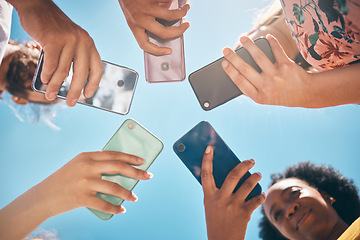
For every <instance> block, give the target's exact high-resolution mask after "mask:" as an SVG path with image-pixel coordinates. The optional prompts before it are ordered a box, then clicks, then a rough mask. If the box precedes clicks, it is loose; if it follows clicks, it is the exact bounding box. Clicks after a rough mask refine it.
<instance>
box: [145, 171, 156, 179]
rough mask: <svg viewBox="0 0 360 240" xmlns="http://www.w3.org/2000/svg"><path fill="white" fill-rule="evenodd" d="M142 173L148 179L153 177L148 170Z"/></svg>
mask: <svg viewBox="0 0 360 240" xmlns="http://www.w3.org/2000/svg"><path fill="white" fill-rule="evenodd" d="M144 175H145V177H146V178H149V179H151V178H153V176H154V174H152V173H150V172H145V173H144Z"/></svg>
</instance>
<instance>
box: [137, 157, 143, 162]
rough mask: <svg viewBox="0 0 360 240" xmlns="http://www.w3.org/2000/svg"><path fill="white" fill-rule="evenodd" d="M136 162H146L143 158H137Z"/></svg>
mask: <svg viewBox="0 0 360 240" xmlns="http://www.w3.org/2000/svg"><path fill="white" fill-rule="evenodd" d="M136 161H137V162H138V163H143V162H144V160H143V159H142V158H139V157H138V158H136Z"/></svg>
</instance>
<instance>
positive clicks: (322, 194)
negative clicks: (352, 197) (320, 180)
mask: <svg viewBox="0 0 360 240" xmlns="http://www.w3.org/2000/svg"><path fill="white" fill-rule="evenodd" d="M320 194H321V196H322V197H323V198H324V200H325V201H326V202H328V203H330V205H333V204H334V202H336V199H335V198H333V197H332V196H330V194H328V193H327V192H324V191H320Z"/></svg>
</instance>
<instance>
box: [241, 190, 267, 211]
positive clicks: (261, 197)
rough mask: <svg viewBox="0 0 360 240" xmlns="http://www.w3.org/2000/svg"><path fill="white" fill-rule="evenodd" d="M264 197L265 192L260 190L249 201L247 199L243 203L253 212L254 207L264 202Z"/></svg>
mask: <svg viewBox="0 0 360 240" xmlns="http://www.w3.org/2000/svg"><path fill="white" fill-rule="evenodd" d="M265 199H266V196H265V193H264V192H262V193H261V194H260V195H258V196H255V197H253V198H252V199H250V200H249V201H247V202H246V203H245V204H246V207H247V209H249V210H251V212H253V211H254V210H255V209H256V208H258V207H259V206H260V205H261V204H263V203H264V202H265Z"/></svg>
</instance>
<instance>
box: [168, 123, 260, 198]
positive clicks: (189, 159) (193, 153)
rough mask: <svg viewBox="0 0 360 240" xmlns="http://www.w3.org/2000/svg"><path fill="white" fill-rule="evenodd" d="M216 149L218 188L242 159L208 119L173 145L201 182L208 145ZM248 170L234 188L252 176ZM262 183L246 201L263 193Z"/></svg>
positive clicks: (214, 161) (214, 164)
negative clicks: (203, 161) (203, 160)
mask: <svg viewBox="0 0 360 240" xmlns="http://www.w3.org/2000/svg"><path fill="white" fill-rule="evenodd" d="M209 145H210V146H212V147H213V149H214V157H213V175H214V180H215V184H216V187H217V188H219V189H220V188H221V186H222V184H223V183H224V181H225V179H226V177H227V175H228V174H229V172H230V171H231V170H232V169H233V168H234V167H235V166H236V165H238V164H239V163H240V160H239V159H238V158H237V157H236V155H235V154H234V153H233V152H232V151H231V149H230V148H229V147H228V146H227V145H226V143H225V142H224V141H223V140H222V139H221V137H220V136H219V134H217V132H216V131H215V130H214V128H213V127H212V126H211V125H210V123H208V122H207V121H202V122H200V123H198V124H197V125H196V126H195V127H194V128H192V129H191V130H190V131H189V132H187V133H186V134H185V135H184V136H182V137H181V138H180V139H179V140H177V141H176V142H175V143H174V145H173V150H174V152H175V153H176V155H177V156H178V157H179V158H180V160H181V161H182V162H183V163H184V165H185V166H186V167H187V168H188V169H189V171H190V172H191V173H192V175H193V176H194V177H195V178H196V179H197V180H198V182H199V183H200V184H201V175H200V174H201V165H202V159H203V156H204V152H205V149H206V147H207V146H209ZM250 176H251V174H250V173H249V172H247V173H246V174H245V175H244V176H243V177H242V178H241V179H240V181H239V183H238V184H237V186H236V187H235V189H234V192H236V191H237V190H238V189H239V187H240V186H241V185H242V184H243V183H244V182H245V180H246V179H247V178H248V177H250ZM261 191H262V189H261V186H260V184H256V186H255V187H254V189H253V190H252V191H251V192H250V194H249V195H248V196H247V198H246V201H248V200H249V199H251V198H253V197H255V196H257V195H260V194H261Z"/></svg>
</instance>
